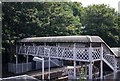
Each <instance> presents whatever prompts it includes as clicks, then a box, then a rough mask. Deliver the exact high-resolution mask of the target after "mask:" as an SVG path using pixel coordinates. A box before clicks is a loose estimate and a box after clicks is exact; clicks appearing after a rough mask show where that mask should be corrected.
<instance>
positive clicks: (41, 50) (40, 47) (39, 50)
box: [37, 46, 46, 56]
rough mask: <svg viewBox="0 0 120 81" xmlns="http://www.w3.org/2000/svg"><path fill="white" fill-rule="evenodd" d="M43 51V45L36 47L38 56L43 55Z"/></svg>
mask: <svg viewBox="0 0 120 81" xmlns="http://www.w3.org/2000/svg"><path fill="white" fill-rule="evenodd" d="M44 51H45V49H44V47H42V46H38V48H37V55H38V56H44ZM45 54H46V53H45Z"/></svg>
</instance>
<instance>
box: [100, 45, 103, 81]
mask: <svg viewBox="0 0 120 81" xmlns="http://www.w3.org/2000/svg"><path fill="white" fill-rule="evenodd" d="M100 79H103V44H102V43H101V60H100Z"/></svg>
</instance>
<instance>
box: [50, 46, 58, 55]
mask: <svg viewBox="0 0 120 81" xmlns="http://www.w3.org/2000/svg"><path fill="white" fill-rule="evenodd" d="M50 57H57V48H56V47H50Z"/></svg>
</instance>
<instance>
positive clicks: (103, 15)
mask: <svg viewBox="0 0 120 81" xmlns="http://www.w3.org/2000/svg"><path fill="white" fill-rule="evenodd" d="M117 18H118V16H117V12H116V11H115V9H113V8H110V7H109V6H107V5H104V4H101V5H92V6H88V7H86V8H85V9H84V12H83V15H82V17H81V19H82V24H83V27H84V30H83V33H82V34H87V35H98V36H100V37H101V38H102V39H103V40H104V41H105V42H106V43H107V44H109V45H110V46H120V44H119V42H118V41H119V31H118V23H117V22H116V19H117Z"/></svg>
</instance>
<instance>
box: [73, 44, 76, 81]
mask: <svg viewBox="0 0 120 81" xmlns="http://www.w3.org/2000/svg"><path fill="white" fill-rule="evenodd" d="M75 51H76V50H75V43H74V48H73V57H74V79H76V52H75Z"/></svg>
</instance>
